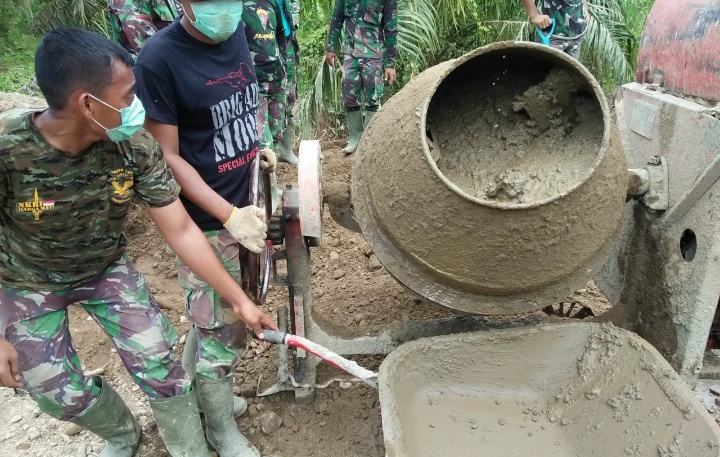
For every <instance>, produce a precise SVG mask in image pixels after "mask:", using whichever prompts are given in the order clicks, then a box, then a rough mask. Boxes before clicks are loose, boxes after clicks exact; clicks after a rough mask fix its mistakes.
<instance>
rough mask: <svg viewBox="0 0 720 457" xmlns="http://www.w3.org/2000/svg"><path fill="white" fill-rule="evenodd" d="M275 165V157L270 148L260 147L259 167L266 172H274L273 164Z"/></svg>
mask: <svg viewBox="0 0 720 457" xmlns="http://www.w3.org/2000/svg"><path fill="white" fill-rule="evenodd" d="M276 165H277V158H276V157H275V153H274V152H273V151H272V149H268V148H265V149H261V150H260V169H261V170H262V171H263V172H265V173H267V174H270V173H275V166H276Z"/></svg>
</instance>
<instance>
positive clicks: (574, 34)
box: [522, 0, 590, 59]
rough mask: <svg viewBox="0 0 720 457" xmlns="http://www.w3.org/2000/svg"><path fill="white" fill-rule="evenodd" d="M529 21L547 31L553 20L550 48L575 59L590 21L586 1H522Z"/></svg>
mask: <svg viewBox="0 0 720 457" xmlns="http://www.w3.org/2000/svg"><path fill="white" fill-rule="evenodd" d="M522 3H523V6H524V7H525V11H527V13H528V15H529V16H530V20H531V21H532V23H533V24H535V26H536V27H539V28H540V29H543V30H545V29H548V28H550V26H551V25H552V22H551V21H552V19H555V30H554V31H553V35H552V36H551V37H550V46H552V47H553V48H555V49H557V50H560V51H563V52H564V53H566V54H568V55H569V56H571V57H573V58H574V59H577V58H578V57H579V56H580V45H581V44H582V40H583V36H584V35H585V31H586V29H587V23H588V21H589V20H590V14H589V12H588V6H587V0H540V4H539V7H536V6H535V0H522Z"/></svg>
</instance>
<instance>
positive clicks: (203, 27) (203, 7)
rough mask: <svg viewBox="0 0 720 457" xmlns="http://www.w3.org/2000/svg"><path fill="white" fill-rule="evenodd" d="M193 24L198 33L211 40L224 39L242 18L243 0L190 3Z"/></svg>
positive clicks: (212, 0) (233, 31) (235, 28)
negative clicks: (193, 17)
mask: <svg viewBox="0 0 720 457" xmlns="http://www.w3.org/2000/svg"><path fill="white" fill-rule="evenodd" d="M190 6H191V8H192V12H193V15H194V16H195V21H192V25H194V26H195V28H196V29H198V31H200V33H202V34H203V35H205V36H206V37H208V38H210V39H211V40H213V41H225V40H227V39H228V38H230V36H231V35H232V34H233V33H235V30H237V28H238V25H240V21H241V20H242V12H243V2H241V1H235V0H211V1H207V2H202V3H191V4H190Z"/></svg>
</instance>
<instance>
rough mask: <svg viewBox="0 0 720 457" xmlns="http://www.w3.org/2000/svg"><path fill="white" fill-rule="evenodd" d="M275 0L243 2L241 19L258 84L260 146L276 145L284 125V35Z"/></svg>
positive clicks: (278, 8)
mask: <svg viewBox="0 0 720 457" xmlns="http://www.w3.org/2000/svg"><path fill="white" fill-rule="evenodd" d="M283 17H284V16H283V14H282V12H281V10H280V5H279V4H278V0H249V1H246V2H245V3H244V9H243V16H242V18H243V23H244V24H245V36H246V37H247V42H248V47H249V48H250V55H251V56H252V59H253V64H254V67H255V75H256V76H257V80H258V85H259V86H260V106H259V107H258V116H257V119H258V124H257V128H258V134H259V135H260V147H261V148H270V149H275V147H274V144H275V142H278V143H279V142H280V141H281V140H282V134H283V130H284V128H285V108H286V105H287V95H286V93H285V86H284V80H285V75H286V71H285V61H286V60H287V36H286V34H285V32H284V29H283Z"/></svg>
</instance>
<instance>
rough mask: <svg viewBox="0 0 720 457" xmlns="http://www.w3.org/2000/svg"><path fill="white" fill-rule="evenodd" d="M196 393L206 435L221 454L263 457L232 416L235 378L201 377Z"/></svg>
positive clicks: (223, 455)
mask: <svg viewBox="0 0 720 457" xmlns="http://www.w3.org/2000/svg"><path fill="white" fill-rule="evenodd" d="M195 382H196V383H197V395H198V398H199V399H200V404H202V407H203V410H204V411H205V425H206V427H207V428H206V430H205V431H206V436H207V440H208V443H209V444H210V446H211V447H212V448H213V449H214V450H215V452H217V453H218V454H219V455H220V457H260V452H258V450H257V449H255V446H253V445H252V443H250V441H248V439H247V438H245V437H244V436H243V434H242V433H240V431H239V430H238V428H237V424H236V423H235V420H234V419H233V407H232V395H233V391H232V385H233V377H232V376H228V377H226V378H223V379H220V380H214V379H213V380H209V379H208V380H205V379H203V378H202V377H200V376H198V377H197V378H196V379H195Z"/></svg>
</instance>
